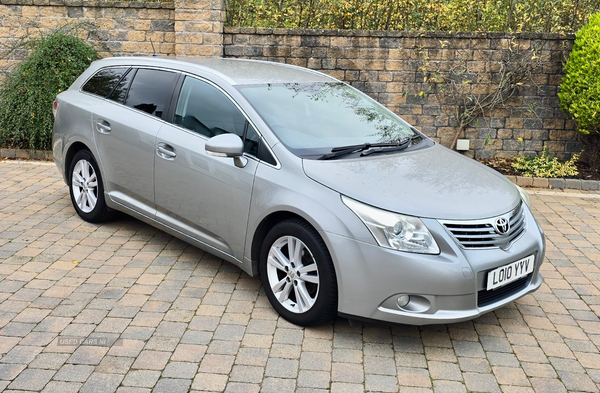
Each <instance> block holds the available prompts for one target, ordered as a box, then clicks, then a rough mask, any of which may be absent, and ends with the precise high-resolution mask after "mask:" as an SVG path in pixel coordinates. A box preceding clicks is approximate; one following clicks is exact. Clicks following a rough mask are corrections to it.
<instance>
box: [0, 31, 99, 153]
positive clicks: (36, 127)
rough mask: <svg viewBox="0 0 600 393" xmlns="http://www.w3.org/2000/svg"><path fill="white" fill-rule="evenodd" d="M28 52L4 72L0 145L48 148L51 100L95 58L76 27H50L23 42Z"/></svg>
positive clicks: (0, 93)
mask: <svg viewBox="0 0 600 393" xmlns="http://www.w3.org/2000/svg"><path fill="white" fill-rule="evenodd" d="M23 46H24V48H25V49H27V50H28V51H29V55H28V56H27V57H26V58H25V59H24V60H23V61H21V62H20V63H19V64H18V65H17V66H16V67H15V69H14V70H12V71H11V72H9V73H7V74H6V76H5V78H4V80H3V81H2V85H1V90H0V146H2V147H11V148H21V149H37V150H49V149H50V148H51V144H52V126H53V123H54V118H53V116H52V102H53V101H54V98H55V97H56V95H57V94H58V93H60V92H62V91H64V90H66V89H68V88H69V86H70V85H71V84H72V83H73V82H74V81H75V79H76V78H77V77H78V76H79V75H80V74H81V73H82V72H83V71H84V70H85V69H86V68H87V67H88V66H89V65H90V63H91V62H92V61H94V60H97V59H98V58H99V57H98V53H97V52H96V50H95V49H94V48H92V47H90V46H89V45H87V44H86V43H84V42H83V41H82V40H81V39H79V38H77V37H76V31H68V30H65V29H60V30H54V31H52V32H50V33H48V34H45V35H41V36H40V37H38V38H34V39H29V40H28V41H27V42H25V43H24V44H23Z"/></svg>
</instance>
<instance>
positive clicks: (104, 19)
mask: <svg viewBox="0 0 600 393" xmlns="http://www.w3.org/2000/svg"><path fill="white" fill-rule="evenodd" d="M173 20H174V5H173V3H158V2H157V3H138V2H112V1H110V2H109V1H91V2H90V1H86V2H83V1H73V0H52V1H49V0H41V1H38V0H2V5H0V40H1V41H2V44H3V46H5V47H6V46H10V45H11V44H12V43H15V42H18V41H19V40H21V39H23V38H27V37H35V36H36V35H39V34H40V32H43V31H49V30H51V29H56V28H59V27H64V26H79V27H78V28H79V30H80V31H81V32H82V33H81V34H82V35H85V36H86V37H87V38H88V39H90V41H92V42H93V43H95V44H96V47H97V49H98V50H99V51H100V52H101V55H102V56H110V55H114V56H123V55H148V54H150V55H151V54H152V53H153V50H152V44H151V43H150V41H151V40H152V43H153V44H154V47H155V49H156V52H158V53H160V54H163V55H172V54H174V53H175V23H174V21H173ZM88 31H89V33H88Z"/></svg>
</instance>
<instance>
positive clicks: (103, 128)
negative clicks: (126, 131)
mask: <svg viewBox="0 0 600 393" xmlns="http://www.w3.org/2000/svg"><path fill="white" fill-rule="evenodd" d="M96 131H98V132H100V133H102V134H108V133H109V132H111V131H112V128H111V127H110V123H109V122H107V121H106V120H98V121H97V122H96Z"/></svg>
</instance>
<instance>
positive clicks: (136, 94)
mask: <svg viewBox="0 0 600 393" xmlns="http://www.w3.org/2000/svg"><path fill="white" fill-rule="evenodd" d="M177 76H178V74H176V73H174V72H168V71H160V70H149V69H144V68H142V69H139V70H138V71H137V72H136V74H135V77H134V78H133V82H132V83H131V87H130V88H129V93H128V95H127V101H126V102H125V105H127V106H129V107H132V108H135V109H139V110H141V111H144V112H146V113H149V114H151V115H154V116H158V117H162V115H163V110H164V108H165V104H166V102H167V99H169V97H170V96H171V94H172V92H173V88H174V87H175V82H176V80H177Z"/></svg>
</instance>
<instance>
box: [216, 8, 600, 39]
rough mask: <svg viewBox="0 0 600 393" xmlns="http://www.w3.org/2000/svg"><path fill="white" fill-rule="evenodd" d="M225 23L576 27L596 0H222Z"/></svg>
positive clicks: (371, 27) (540, 29) (419, 27)
mask: <svg viewBox="0 0 600 393" xmlns="http://www.w3.org/2000/svg"><path fill="white" fill-rule="evenodd" d="M226 5H227V24H228V25H229V26H251V27H297V28H317V29H362V30H441V31H503V32H505V31H508V32H521V31H537V32H554V33H565V32H573V31H576V30H577V29H578V28H579V27H581V26H582V25H583V24H584V23H585V22H586V20H587V16H588V15H589V14H591V13H593V12H598V11H600V2H598V0H576V1H574V0H487V1H477V0H403V1H398V0H226Z"/></svg>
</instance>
